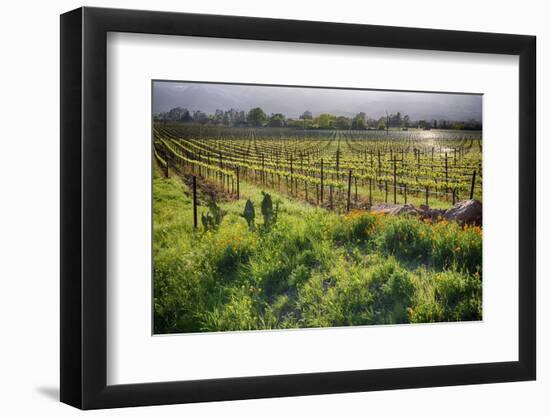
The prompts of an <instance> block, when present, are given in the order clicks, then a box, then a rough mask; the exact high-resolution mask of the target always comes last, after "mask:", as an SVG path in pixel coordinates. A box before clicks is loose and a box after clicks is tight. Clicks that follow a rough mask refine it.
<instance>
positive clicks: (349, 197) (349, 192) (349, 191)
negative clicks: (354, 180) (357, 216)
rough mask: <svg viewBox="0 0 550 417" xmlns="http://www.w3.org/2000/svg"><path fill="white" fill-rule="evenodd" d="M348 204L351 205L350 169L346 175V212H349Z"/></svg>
mask: <svg viewBox="0 0 550 417" xmlns="http://www.w3.org/2000/svg"><path fill="white" fill-rule="evenodd" d="M350 204H351V169H350V170H349V174H348V202H347V206H346V211H349V208H350Z"/></svg>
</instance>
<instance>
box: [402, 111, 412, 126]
mask: <svg viewBox="0 0 550 417" xmlns="http://www.w3.org/2000/svg"><path fill="white" fill-rule="evenodd" d="M410 123H411V118H410V117H409V115H408V114H406V115H405V116H404V117H403V127H409V125H410Z"/></svg>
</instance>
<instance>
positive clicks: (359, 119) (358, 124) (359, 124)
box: [351, 112, 367, 130]
mask: <svg viewBox="0 0 550 417" xmlns="http://www.w3.org/2000/svg"><path fill="white" fill-rule="evenodd" d="M366 119H367V115H366V114H365V113H363V112H361V113H358V114H356V115H355V117H354V118H353V121H352V122H351V127H352V129H355V130H365V129H366V128H367V122H366Z"/></svg>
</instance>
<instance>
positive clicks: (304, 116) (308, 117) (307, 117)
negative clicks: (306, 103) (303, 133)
mask: <svg viewBox="0 0 550 417" xmlns="http://www.w3.org/2000/svg"><path fill="white" fill-rule="evenodd" d="M300 119H301V120H303V121H304V129H305V128H306V127H307V121H308V120H312V119H313V115H312V114H311V112H310V111H309V110H306V111H305V112H303V113H302V114H301V115H300Z"/></svg>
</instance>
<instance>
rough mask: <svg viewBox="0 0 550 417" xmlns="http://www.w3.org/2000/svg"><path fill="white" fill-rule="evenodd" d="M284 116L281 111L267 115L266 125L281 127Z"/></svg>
mask: <svg viewBox="0 0 550 417" xmlns="http://www.w3.org/2000/svg"><path fill="white" fill-rule="evenodd" d="M285 122H286V120H285V116H284V114H281V113H274V114H272V115H271V116H270V117H269V123H268V126H270V127H283V126H284V125H285Z"/></svg>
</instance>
